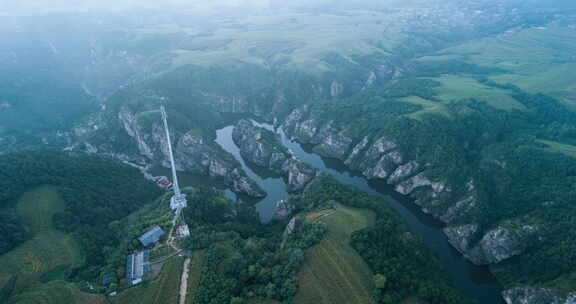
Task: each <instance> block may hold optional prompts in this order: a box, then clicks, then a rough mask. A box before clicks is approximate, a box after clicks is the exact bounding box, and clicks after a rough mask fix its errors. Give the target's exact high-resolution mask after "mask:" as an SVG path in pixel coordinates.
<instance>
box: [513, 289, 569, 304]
mask: <svg viewBox="0 0 576 304" xmlns="http://www.w3.org/2000/svg"><path fill="white" fill-rule="evenodd" d="M502 296H503V297H504V300H505V301H506V303H507V304H574V303H576V294H574V293H572V294H570V295H568V296H567V297H566V298H562V297H560V296H558V295H557V294H555V293H554V292H553V291H551V290H549V289H545V288H531V287H516V288H512V289H508V290H505V291H504V292H502Z"/></svg>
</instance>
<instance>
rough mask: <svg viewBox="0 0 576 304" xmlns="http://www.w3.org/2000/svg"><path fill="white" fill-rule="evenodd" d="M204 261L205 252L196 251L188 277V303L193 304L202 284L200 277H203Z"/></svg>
mask: <svg viewBox="0 0 576 304" xmlns="http://www.w3.org/2000/svg"><path fill="white" fill-rule="evenodd" d="M203 260H204V251H196V252H194V254H193V255H192V261H191V262H190V270H189V271H190V272H189V276H188V294H187V295H186V303H187V304H193V303H194V298H195V297H196V289H197V288H198V283H200V276H201V275H202V261H203Z"/></svg>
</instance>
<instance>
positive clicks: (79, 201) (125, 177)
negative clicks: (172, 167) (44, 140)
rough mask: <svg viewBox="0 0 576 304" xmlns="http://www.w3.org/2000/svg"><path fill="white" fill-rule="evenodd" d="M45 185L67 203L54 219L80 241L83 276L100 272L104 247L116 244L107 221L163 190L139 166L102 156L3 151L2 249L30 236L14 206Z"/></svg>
mask: <svg viewBox="0 0 576 304" xmlns="http://www.w3.org/2000/svg"><path fill="white" fill-rule="evenodd" d="M41 185H53V186H57V187H58V189H59V192H60V193H61V195H62V197H63V199H64V200H65V202H66V208H65V210H64V212H61V213H57V214H56V215H55V216H54V222H55V225H56V228H58V229H61V230H63V231H65V232H69V233H73V234H74V235H75V236H76V237H77V239H78V240H79V241H80V244H81V246H82V249H83V253H84V256H85V265H83V266H81V267H77V268H76V269H75V270H74V271H75V272H76V274H77V275H81V276H82V277H83V278H85V279H88V278H93V277H94V276H96V275H98V266H101V265H102V264H103V263H105V253H104V252H103V250H104V248H107V247H108V248H109V247H115V246H117V245H118V242H119V240H118V239H117V237H116V236H115V235H114V234H113V233H112V232H111V230H110V229H108V227H107V226H108V224H110V223H111V222H113V221H116V220H119V219H121V218H123V217H125V216H127V215H128V214H130V213H131V212H134V211H135V210H137V209H138V208H139V207H141V206H142V205H144V204H145V203H147V202H150V201H152V200H154V199H156V198H157V197H158V196H159V195H160V194H161V190H160V189H159V188H158V187H157V186H155V185H154V184H153V183H151V182H148V181H146V180H145V179H144V178H142V176H141V173H140V172H139V171H138V170H137V169H135V168H132V167H130V166H128V165H123V164H119V163H117V162H115V161H112V160H110V159H106V158H104V157H101V156H96V155H90V154H85V153H79V152H60V151H55V150H37V151H21V152H14V153H8V154H4V155H2V156H0V188H2V189H3V191H1V192H0V217H2V219H3V220H2V221H0V231H1V232H2V233H1V234H0V253H4V252H7V251H9V250H10V249H12V248H14V247H15V246H17V245H18V244H20V243H21V242H23V241H25V240H26V239H27V237H28V236H27V235H26V234H25V232H24V231H25V230H24V227H22V225H21V223H20V220H19V218H18V217H17V216H15V213H14V210H13V208H14V204H15V202H16V200H17V199H18V198H19V197H20V196H21V195H22V194H23V193H24V192H25V191H28V190H29V189H31V188H33V187H36V186H41ZM72 276H74V274H72Z"/></svg>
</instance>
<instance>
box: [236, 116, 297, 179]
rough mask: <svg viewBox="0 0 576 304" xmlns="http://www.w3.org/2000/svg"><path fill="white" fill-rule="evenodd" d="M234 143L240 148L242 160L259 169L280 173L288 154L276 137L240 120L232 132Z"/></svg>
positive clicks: (267, 131)
mask: <svg viewBox="0 0 576 304" xmlns="http://www.w3.org/2000/svg"><path fill="white" fill-rule="evenodd" d="M232 139H233V140H234V143H236V145H237V146H238V147H239V148H240V154H241V155H242V158H244V159H245V160H248V161H249V162H251V163H254V164H256V165H258V166H260V167H264V168H268V169H270V170H272V171H275V172H281V169H282V164H283V163H284V162H285V161H286V160H287V159H288V157H289V154H288V151H286V149H284V148H283V147H282V146H281V145H280V144H279V143H278V139H277V135H276V134H275V133H273V132H271V131H269V130H266V129H264V128H259V127H256V126H254V125H253V124H252V122H250V121H248V120H245V119H243V120H240V121H239V122H238V124H236V126H235V127H234V131H233V132H232Z"/></svg>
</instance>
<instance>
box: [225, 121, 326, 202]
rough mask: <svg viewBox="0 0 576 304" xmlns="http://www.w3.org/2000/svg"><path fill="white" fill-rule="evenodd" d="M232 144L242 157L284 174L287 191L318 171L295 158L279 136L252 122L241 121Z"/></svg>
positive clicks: (302, 184)
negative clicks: (237, 148) (236, 147)
mask: <svg viewBox="0 0 576 304" xmlns="http://www.w3.org/2000/svg"><path fill="white" fill-rule="evenodd" d="M232 138H233V140H234V143H236V145H237V146H238V147H239V149H240V154H241V155H242V158H244V159H245V160H247V161H249V162H252V163H254V164H256V165H258V166H260V167H263V168H266V169H269V170H271V171H274V172H276V173H278V174H281V175H283V176H284V177H285V178H286V180H287V188H288V189H287V190H288V192H300V191H302V190H303V189H304V187H305V186H306V185H307V184H308V183H309V182H310V181H311V180H312V179H313V178H314V177H315V176H316V174H317V173H318V170H316V169H314V168H312V167H310V166H309V165H307V164H306V163H304V162H302V161H300V160H297V159H296V158H294V157H293V156H292V155H291V154H290V152H289V151H288V150H286V148H284V147H283V146H282V144H281V142H280V138H279V136H278V135H277V134H276V133H274V132H272V131H270V130H266V129H264V128H262V127H259V126H256V125H254V124H253V123H252V122H251V121H248V120H240V121H239V122H238V123H237V124H236V126H235V127H234V131H233V132H232Z"/></svg>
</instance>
